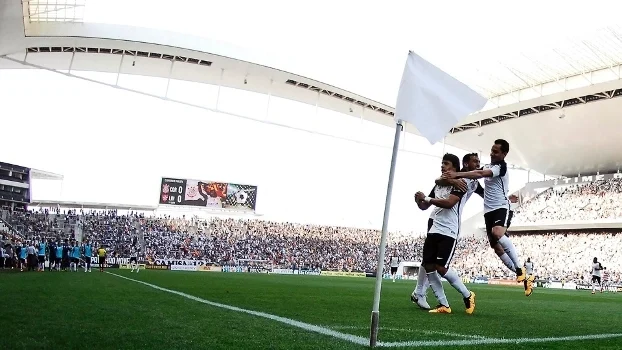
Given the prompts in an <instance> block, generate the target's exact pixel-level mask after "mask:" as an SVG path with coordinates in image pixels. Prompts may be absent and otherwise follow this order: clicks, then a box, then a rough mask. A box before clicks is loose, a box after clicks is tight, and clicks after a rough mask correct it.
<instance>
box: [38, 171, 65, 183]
mask: <svg viewBox="0 0 622 350" xmlns="http://www.w3.org/2000/svg"><path fill="white" fill-rule="evenodd" d="M30 178H31V179H37V180H57V181H58V180H64V179H65V176H64V175H61V174H55V173H51V172H49V171H43V170H38V169H30Z"/></svg>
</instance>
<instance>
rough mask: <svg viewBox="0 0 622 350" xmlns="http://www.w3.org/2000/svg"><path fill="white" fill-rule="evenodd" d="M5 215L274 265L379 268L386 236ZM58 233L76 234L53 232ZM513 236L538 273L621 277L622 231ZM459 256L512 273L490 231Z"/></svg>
mask: <svg viewBox="0 0 622 350" xmlns="http://www.w3.org/2000/svg"><path fill="white" fill-rule="evenodd" d="M5 217H6V215H5ZM6 221H7V222H9V224H11V225H12V226H14V227H20V228H21V230H19V232H18V234H19V237H16V236H12V237H10V236H6V237H5V239H8V238H9V237H10V238H13V239H15V238H17V241H24V240H26V241H27V240H31V239H40V237H41V238H44V239H54V238H56V239H57V240H58V239H64V238H69V239H74V238H75V239H79V238H81V239H82V240H83V241H84V240H89V241H90V242H91V243H92V244H94V245H100V244H103V245H105V246H106V247H107V248H108V250H109V251H110V252H111V254H112V255H116V256H127V253H128V249H129V247H130V245H131V244H139V245H140V246H141V247H142V248H143V252H144V254H145V257H146V258H147V259H148V260H154V259H189V260H206V261H209V262H214V263H218V264H222V265H229V266H231V265H243V264H248V263H249V262H263V263H265V264H266V265H269V266H271V267H274V268H277V267H281V268H290V267H294V266H296V267H302V268H304V267H307V268H319V269H322V270H341V271H360V272H370V271H375V266H376V259H377V253H378V246H379V240H380V232H379V231H377V230H369V229H357V228H348V227H335V226H320V225H305V224H296V223H287V222H271V221H263V220H256V219H222V218H216V217H215V218H212V219H209V220H202V219H198V218H196V217H193V218H185V217H183V218H173V217H169V216H162V217H149V216H144V215H138V214H136V213H128V214H125V215H120V214H118V213H117V211H114V210H102V211H89V212H84V211H80V212H76V211H69V212H63V213H61V212H55V213H51V212H49V211H39V212H13V213H11V214H10V215H9V220H6ZM67 232H69V233H67ZM8 234H10V233H7V232H5V235H8ZM58 234H61V235H62V234H66V235H68V236H69V237H67V236H62V237H59V236H56V237H55V236H54V235H58ZM78 234H79V235H81V237H77V236H78ZM424 238H425V237H424V236H423V235H422V234H413V233H403V232H401V233H390V235H389V240H388V246H387V254H386V259H387V260H386V263H387V264H386V265H387V266H388V262H389V259H390V257H391V256H398V257H400V259H401V260H404V261H415V262H416V261H419V260H420V258H421V253H422V247H423V241H424ZM513 241H514V244H515V245H516V247H517V249H518V251H519V253H520V256H521V257H523V258H524V259H526V258H528V257H529V258H531V259H532V261H534V262H535V264H536V275H537V276H539V277H541V278H545V279H553V280H561V279H565V280H568V281H570V280H573V281H579V282H580V281H581V280H582V279H583V280H585V279H586V278H589V273H590V266H591V265H590V262H591V260H592V258H593V257H598V258H599V260H600V261H602V262H603V264H604V266H606V267H608V270H609V271H610V273H611V275H612V280H614V281H617V280H619V279H620V272H621V271H622V259H619V258H618V257H619V256H620V254H621V253H622V234H618V235H617V234H615V233H602V232H600V233H596V232H592V233H570V232H566V233H560V232H554V233H547V234H530V235H514V236H513ZM452 264H453V266H454V267H456V268H457V269H458V271H460V272H461V274H463V275H464V276H470V277H475V276H489V277H512V276H513V274H512V273H511V272H509V271H508V270H507V269H506V268H505V267H503V265H502V264H501V261H500V260H499V259H498V258H497V257H496V255H495V254H494V253H493V251H492V250H491V249H490V248H489V246H488V242H487V240H486V238H485V237H484V236H472V237H463V238H461V239H460V240H459V243H458V247H457V249H456V253H455V256H454V259H453V262H452Z"/></svg>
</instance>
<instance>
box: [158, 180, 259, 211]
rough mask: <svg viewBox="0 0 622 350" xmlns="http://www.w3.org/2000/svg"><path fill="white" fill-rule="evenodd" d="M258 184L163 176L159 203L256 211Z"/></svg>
mask: <svg viewBox="0 0 622 350" xmlns="http://www.w3.org/2000/svg"><path fill="white" fill-rule="evenodd" d="M256 203H257V186H253V185H242V184H234V183H228V182H215V181H206V180H191V179H174V178H164V177H163V178H162V183H161V185H160V204H166V205H185V206H194V207H206V208H212V209H228V210H239V211H255V205H256Z"/></svg>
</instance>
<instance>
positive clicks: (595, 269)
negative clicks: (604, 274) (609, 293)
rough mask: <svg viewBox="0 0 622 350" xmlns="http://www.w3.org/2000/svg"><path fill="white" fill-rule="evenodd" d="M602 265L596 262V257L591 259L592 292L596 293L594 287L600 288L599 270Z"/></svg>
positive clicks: (601, 268)
mask: <svg viewBox="0 0 622 350" xmlns="http://www.w3.org/2000/svg"><path fill="white" fill-rule="evenodd" d="M602 270H603V265H602V264H601V263H599V262H598V258H594V260H593V261H592V294H596V288H598V287H601V288H602V281H601V271H602Z"/></svg>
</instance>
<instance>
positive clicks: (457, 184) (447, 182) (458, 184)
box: [434, 177, 468, 192]
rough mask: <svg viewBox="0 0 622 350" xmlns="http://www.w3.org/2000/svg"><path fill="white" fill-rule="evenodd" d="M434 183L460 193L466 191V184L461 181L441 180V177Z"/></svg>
mask: <svg viewBox="0 0 622 350" xmlns="http://www.w3.org/2000/svg"><path fill="white" fill-rule="evenodd" d="M434 182H435V183H436V184H437V185H439V186H453V187H455V188H457V189H459V190H460V191H462V192H466V191H467V190H468V184H467V183H466V181H464V180H463V179H443V178H442V177H439V178H438V179H436V181H434Z"/></svg>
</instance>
